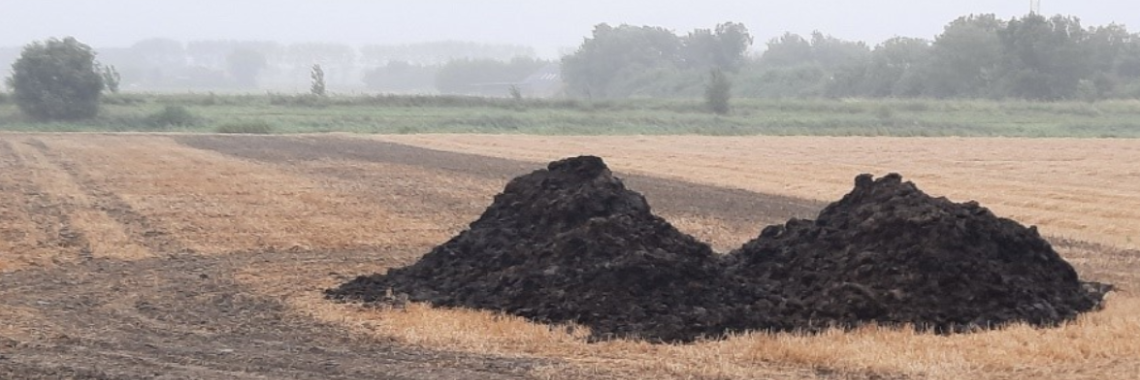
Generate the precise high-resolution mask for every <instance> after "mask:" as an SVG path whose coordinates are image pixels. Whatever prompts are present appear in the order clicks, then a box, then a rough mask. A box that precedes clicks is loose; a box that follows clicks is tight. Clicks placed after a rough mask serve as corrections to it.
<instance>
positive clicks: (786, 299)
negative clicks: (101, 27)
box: [326, 156, 1107, 342]
mask: <svg viewBox="0 0 1140 380" xmlns="http://www.w3.org/2000/svg"><path fill="white" fill-rule="evenodd" d="M1106 289H1107V286H1105V285H1100V284H1094V283H1082V282H1080V281H1079V280H1078V278H1077V274H1076V272H1075V271H1074V270H1073V268H1072V267H1071V266H1070V265H1069V264H1067V263H1066V262H1064V260H1062V259H1061V258H1060V257H1059V256H1058V255H1057V254H1056V252H1054V251H1053V250H1052V248H1051V247H1050V246H1049V244H1048V243H1047V242H1046V241H1045V240H1043V239H1042V238H1041V237H1040V236H1039V235H1038V234H1037V232H1036V230H1035V229H1032V228H1025V227H1023V226H1021V225H1019V224H1017V223H1016V222H1013V221H1011V220H1008V219H1001V218H997V217H995V216H994V215H993V214H991V213H990V212H989V211H988V210H986V209H985V208H981V207H979V206H977V205H976V204H973V203H967V204H956V203H952V202H950V201H947V200H946V199H943V198H937V199H936V198H931V197H929V196H927V195H926V194H924V193H922V192H921V191H919V190H918V189H916V188H915V187H914V185H913V184H911V183H909V182H905V183H904V182H902V181H901V179H900V178H899V177H898V176H897V175H889V176H887V177H884V178H881V179H879V180H876V181H873V180H872V179H871V177H870V176H868V175H864V176H860V177H859V178H858V179H857V181H856V188H855V190H854V191H852V193H851V194H848V195H847V196H846V197H844V198H843V200H841V201H839V202H837V203H834V204H832V205H830V206H828V207H827V208H826V209H824V211H823V212H822V213H820V215H819V218H817V220H815V221H807V220H792V221H789V222H788V223H787V224H786V225H783V226H772V227H768V228H766V229H764V231H763V232H762V233H761V235H760V237H758V238H757V239H755V240H753V241H751V242H749V243H747V244H745V245H744V246H743V247H742V248H740V249H738V250H736V251H734V252H732V253H730V254H729V255H726V256H720V255H717V254H716V253H714V252H713V251H712V250H711V249H710V248H709V246H708V245H707V244H705V243H702V242H700V241H697V240H696V239H694V238H693V237H691V236H688V235H686V234H684V233H681V232H680V231H678V230H677V229H676V228H674V227H673V226H672V225H670V224H669V223H668V222H666V221H665V220H663V219H661V218H660V217H657V216H655V215H653V213H652V212H651V211H650V207H649V204H648V202H646V200H645V198H644V197H643V196H641V195H640V194H638V193H636V192H634V191H631V190H628V189H626V188H625V186H624V185H623V184H622V182H621V180H619V179H618V178H615V177H614V176H613V175H612V173H611V172H610V170H609V169H608V168H607V167H606V165H605V164H604V163H603V162H602V160H601V159H600V158H597V157H591V156H583V157H576V158H569V159H565V160H561V161H557V162H553V163H551V164H550V165H549V166H548V167H547V169H544V170H537V171H535V172H533V173H530V174H527V175H524V176H521V177H518V178H515V179H514V180H512V181H511V182H510V183H508V184H507V186H506V188H505V189H504V191H503V193H502V194H499V195H497V196H496V197H495V199H494V202H493V203H492V204H491V206H490V207H488V208H487V210H486V211H484V213H483V215H482V216H480V217H479V219H478V220H476V221H475V222H473V223H471V225H470V227H469V228H468V229H467V230H465V231H463V232H462V233H460V234H459V235H458V236H455V237H453V238H452V239H451V240H449V241H447V242H446V243H444V244H443V245H440V246H438V247H436V248H434V249H433V250H432V251H431V252H429V253H428V254H426V255H424V256H423V258H421V259H420V260H419V261H418V262H416V263H415V264H413V265H411V266H408V267H403V268H394V269H391V270H389V271H388V273H387V274H383V275H380V274H376V275H371V276H361V277H358V278H356V279H355V280H352V281H349V282H347V283H345V284H343V285H341V286H340V287H338V288H336V289H330V290H328V291H327V292H326V293H327V296H328V297H330V298H332V299H336V300H345V301H364V302H382V301H384V300H386V299H388V298H389V294H392V293H397V294H406V295H408V298H409V299H410V300H412V301H420V302H428V303H431V304H433V305H436V306H443V307H470V308H477V309H485V310H493V311H501V312H505V313H509V314H514V315H519V316H523V317H526V318H528V319H531V320H534V321H538V322H543V323H566V322H572V323H577V324H581V325H584V326H587V327H589V328H590V329H591V331H592V332H593V334H594V336H595V337H597V338H610V337H630V338H639V339H646V340H650V341H659V342H687V341H692V340H695V339H698V338H700V337H716V336H720V335H723V334H725V333H730V332H739V331H749V330H770V331H772V330H774V331H789V330H808V331H811V330H816V329H819V328H823V327H830V326H839V327H850V326H855V325H859V324H862V323H869V322H877V323H884V324H913V325H916V326H921V327H925V328H933V329H935V330H937V331H940V332H956V331H962V330H966V329H970V328H975V327H990V326H997V325H1001V324H1005V323H1009V322H1019V321H1020V322H1028V323H1031V324H1035V325H1053V324H1056V323H1059V322H1063V321H1066V320H1069V319H1072V318H1073V317H1074V316H1076V315H1077V314H1078V313H1080V312H1084V311H1088V310H1092V309H1095V308H1097V307H1098V306H1099V305H1100V300H1101V298H1102V296H1103V294H1104V291H1105V290H1106Z"/></svg>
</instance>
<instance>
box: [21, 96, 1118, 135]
mask: <svg viewBox="0 0 1140 380" xmlns="http://www.w3.org/2000/svg"><path fill="white" fill-rule="evenodd" d="M104 102H105V103H106V104H105V106H104V107H103V110H102V111H101V114H100V116H99V117H97V118H95V119H92V120H86V121H77V122H53V123H38V122H34V121H31V120H28V119H27V118H26V117H24V116H23V115H21V114H20V112H19V110H18V109H17V108H16V106H15V105H13V104H12V103H11V102H10V101H9V102H4V103H0V130H7V131H168V132H216V131H223V132H231V133H233V132H242V131H248V132H251V133H266V132H269V133H305V132H334V131H335V132H355V133H393V134H394V133H508V134H548V135H605V134H646V135H654V134H700V135H838V136H1018V137H1140V101H1135V100H1129V101H1123V100H1122V101H1104V102H1097V103H1084V102H1061V103H1035V102H1023V101H984V100H868V99H845V100H827V99H802V100H800V99H796V100H793V99H789V100H762V99H736V100H734V101H733V109H732V113H731V114H730V115H727V116H716V115H713V114H711V113H709V112H706V111H705V109H704V106H703V104H702V103H701V101H700V100H696V99H693V100H684V99H680V100H662V99H628V100H598V101H594V100H529V99H528V100H521V101H516V100H511V99H489V98H469V97H426V96H343V97H331V98H324V99H321V98H313V97H309V96H300V95H298V96H293V95H213V94H180V95H154V94H147V95H138V94H132V95H119V96H113V97H108V98H106V99H105V100H104ZM172 105H173V106H179V107H182V108H184V109H185V110H186V111H189V116H190V120H189V122H188V123H187V121H186V120H182V121H180V122H179V123H176V124H179V125H169V124H167V123H165V122H164V121H163V120H164V119H162V118H158V117H157V116H156V114H158V113H160V112H161V111H163V110H164V109H165V108H166V107H167V106H172ZM182 116H183V117H185V116H186V115H182Z"/></svg>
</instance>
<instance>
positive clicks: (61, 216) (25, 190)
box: [0, 140, 87, 264]
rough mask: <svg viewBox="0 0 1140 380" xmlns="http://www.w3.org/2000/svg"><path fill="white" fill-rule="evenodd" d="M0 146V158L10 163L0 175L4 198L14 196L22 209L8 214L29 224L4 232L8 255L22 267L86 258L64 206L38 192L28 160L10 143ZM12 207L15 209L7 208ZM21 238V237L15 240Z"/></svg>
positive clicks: (83, 244)
mask: <svg viewBox="0 0 1140 380" xmlns="http://www.w3.org/2000/svg"><path fill="white" fill-rule="evenodd" d="M0 142H2V143H3V145H0V152H2V153H0V154H3V156H4V157H3V160H4V161H5V162H9V163H10V166H9V168H8V169H9V170H7V171H5V172H4V173H0V175H2V176H4V179H3V181H4V182H7V184H6V185H5V187H7V188H8V189H6V191H5V195H6V196H15V199H16V200H17V202H16V203H18V204H19V206H18V207H19V208H20V209H21V210H11V211H9V212H16V213H18V214H19V217H18V219H17V221H18V220H25V221H26V222H27V223H28V224H27V225H25V226H15V225H13V226H11V227H9V228H5V230H7V232H6V234H7V235H9V236H12V237H13V239H12V240H11V242H12V243H14V244H13V247H12V248H11V249H12V250H11V251H8V252H7V254H9V255H12V256H15V257H18V259H17V260H18V261H21V262H23V263H24V264H48V263H62V262H69V261H75V260H76V259H78V258H79V257H81V256H83V255H85V254H86V253H87V252H84V249H85V246H86V243H85V239H84V237H83V235H82V234H81V233H79V232H78V231H75V230H74V229H73V228H72V227H71V221H70V217H69V210H68V208H67V206H66V205H65V204H64V203H63V201H62V200H61V199H59V198H58V197H56V196H53V194H51V193H50V192H49V189H43V188H41V187H40V186H38V185H37V184H36V183H35V182H34V181H33V180H32V178H33V177H34V176H36V173H35V171H34V170H32V168H31V167H30V166H29V163H28V158H27V157H24V156H22V155H20V154H19V153H18V152H17V151H16V149H15V147H14V145H13V144H14V143H13V142H10V141H8V140H3V141H0ZM12 206H15V205H9V206H8V207H12ZM25 218H26V219H25ZM29 227H30V228H29ZM33 231H34V232H33ZM20 234H23V235H24V236H22V237H21V236H18V235H20ZM12 243H7V244H12Z"/></svg>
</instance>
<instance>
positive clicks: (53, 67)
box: [7, 37, 103, 120]
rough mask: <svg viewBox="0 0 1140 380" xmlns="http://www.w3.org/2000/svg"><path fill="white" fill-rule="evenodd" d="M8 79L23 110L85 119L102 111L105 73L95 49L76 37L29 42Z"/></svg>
mask: <svg viewBox="0 0 1140 380" xmlns="http://www.w3.org/2000/svg"><path fill="white" fill-rule="evenodd" d="M7 82H8V86H10V87H11V88H12V92H13V98H14V100H15V102H16V105H17V106H19V107H20V110H21V111H23V112H24V113H25V114H27V115H28V116H31V117H32V118H35V119H38V120H74V119H83V118H89V117H93V116H95V115H96V114H97V113H98V112H99V98H100V96H101V94H102V92H103V76H102V73H100V72H99V70H98V68H97V65H96V64H95V51H94V50H92V49H91V47H90V46H87V45H85V44H83V43H81V42H79V41H78V40H76V39H75V38H72V37H67V38H64V39H62V40H60V39H54V38H53V39H49V40H47V41H43V42H33V43H31V44H29V45H27V46H25V47H24V49H23V52H22V53H21V54H20V57H19V58H18V59H16V62H15V63H14V64H12V76H11V77H10V78H8V81H7Z"/></svg>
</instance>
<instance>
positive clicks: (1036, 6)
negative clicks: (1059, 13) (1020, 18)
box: [1029, 0, 1041, 15]
mask: <svg viewBox="0 0 1140 380" xmlns="http://www.w3.org/2000/svg"><path fill="white" fill-rule="evenodd" d="M1029 14H1033V15H1039V14H1041V0H1029Z"/></svg>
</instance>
